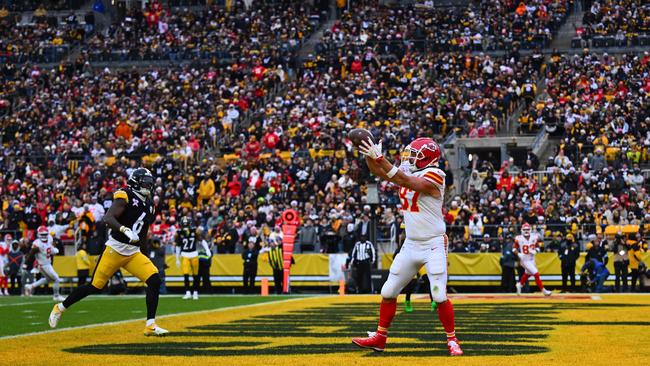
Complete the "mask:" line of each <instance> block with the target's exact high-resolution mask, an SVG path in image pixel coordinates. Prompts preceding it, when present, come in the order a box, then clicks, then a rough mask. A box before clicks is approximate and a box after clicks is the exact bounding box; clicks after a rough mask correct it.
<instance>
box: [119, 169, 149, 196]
mask: <svg viewBox="0 0 650 366" xmlns="http://www.w3.org/2000/svg"><path fill="white" fill-rule="evenodd" d="M126 185H127V186H128V187H129V188H131V189H132V190H133V191H135V192H137V193H140V194H142V195H144V196H147V197H148V196H150V195H151V192H152V191H153V185H154V179H153V174H151V172H150V171H149V169H147V168H138V169H136V170H134V171H133V172H132V173H131V175H130V176H129V180H128V181H127V182H126Z"/></svg>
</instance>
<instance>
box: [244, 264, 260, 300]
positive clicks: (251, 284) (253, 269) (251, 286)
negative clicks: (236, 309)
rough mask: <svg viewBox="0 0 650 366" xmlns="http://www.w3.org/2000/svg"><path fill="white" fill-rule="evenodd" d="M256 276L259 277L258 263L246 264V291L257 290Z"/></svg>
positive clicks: (247, 292) (248, 292) (246, 292)
mask: <svg viewBox="0 0 650 366" xmlns="http://www.w3.org/2000/svg"><path fill="white" fill-rule="evenodd" d="M255 277H257V264H255V265H254V266H244V293H245V294H252V293H253V292H254V291H255Z"/></svg>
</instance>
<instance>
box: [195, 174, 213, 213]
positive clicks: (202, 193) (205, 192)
mask: <svg viewBox="0 0 650 366" xmlns="http://www.w3.org/2000/svg"><path fill="white" fill-rule="evenodd" d="M197 193H198V199H197V202H196V203H197V205H198V206H199V207H203V205H204V204H205V203H206V201H209V200H210V199H211V198H212V196H214V193H215V185H214V181H213V180H212V178H210V176H208V175H206V176H205V177H203V179H202V180H201V183H199V189H198V191H197Z"/></svg>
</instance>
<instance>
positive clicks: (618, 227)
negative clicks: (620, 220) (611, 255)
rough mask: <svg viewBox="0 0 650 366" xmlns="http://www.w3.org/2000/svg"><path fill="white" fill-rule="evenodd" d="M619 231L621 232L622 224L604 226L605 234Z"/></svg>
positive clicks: (609, 234) (613, 234)
mask: <svg viewBox="0 0 650 366" xmlns="http://www.w3.org/2000/svg"><path fill="white" fill-rule="evenodd" d="M619 232H623V226H622V225H608V226H607V227H606V228H605V235H607V236H615V235H616V234H618V233H619Z"/></svg>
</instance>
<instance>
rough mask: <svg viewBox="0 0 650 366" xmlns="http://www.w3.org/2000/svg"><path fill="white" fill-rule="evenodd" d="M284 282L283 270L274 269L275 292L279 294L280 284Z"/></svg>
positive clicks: (280, 290) (280, 291)
mask: <svg viewBox="0 0 650 366" xmlns="http://www.w3.org/2000/svg"><path fill="white" fill-rule="evenodd" d="M283 282H284V270H281V269H274V270H273V287H275V293H276V294H278V295H280V294H281V293H282V284H283Z"/></svg>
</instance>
